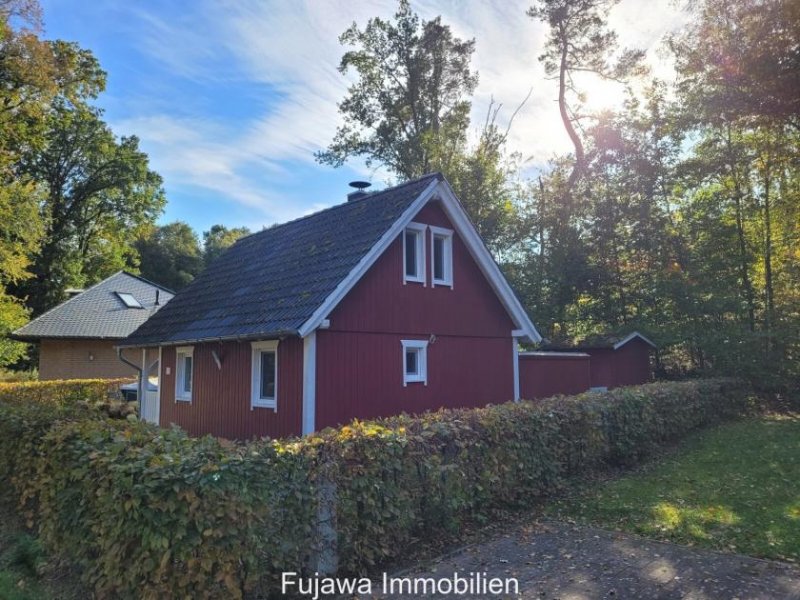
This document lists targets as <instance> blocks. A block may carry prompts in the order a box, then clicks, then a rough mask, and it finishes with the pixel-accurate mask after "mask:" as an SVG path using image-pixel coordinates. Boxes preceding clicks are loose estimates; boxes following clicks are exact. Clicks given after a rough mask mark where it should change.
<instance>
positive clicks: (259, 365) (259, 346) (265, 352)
mask: <svg viewBox="0 0 800 600" xmlns="http://www.w3.org/2000/svg"><path fill="white" fill-rule="evenodd" d="M251 346H252V348H253V354H252V362H251V365H252V366H251V370H252V375H253V377H252V384H251V388H250V390H251V392H250V409H251V410H252V409H254V408H271V409H272V410H275V411H277V410H278V340H269V341H265V342H253V343H252V344H251Z"/></svg>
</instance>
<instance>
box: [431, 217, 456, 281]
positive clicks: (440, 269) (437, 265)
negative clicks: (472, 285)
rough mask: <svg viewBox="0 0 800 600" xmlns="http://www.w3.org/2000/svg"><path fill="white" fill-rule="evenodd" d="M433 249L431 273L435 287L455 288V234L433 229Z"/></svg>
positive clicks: (449, 231) (436, 228)
mask: <svg viewBox="0 0 800 600" xmlns="http://www.w3.org/2000/svg"><path fill="white" fill-rule="evenodd" d="M431 234H432V236H433V244H432V245H433V248H432V251H431V271H432V274H433V285H434V286H436V285H447V286H450V287H451V288H452V287H453V232H452V231H451V230H450V229H444V228H442V227H431Z"/></svg>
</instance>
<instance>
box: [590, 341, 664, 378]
mask: <svg viewBox="0 0 800 600" xmlns="http://www.w3.org/2000/svg"><path fill="white" fill-rule="evenodd" d="M587 352H588V353H589V354H590V355H591V357H592V387H607V388H609V389H610V388H614V387H620V386H624V385H641V384H643V383H647V382H648V381H650V380H651V369H650V352H651V347H650V345H649V344H647V343H645V342H643V341H642V340H640V339H634V340H631V341H630V342H628V343H627V344H625V345H624V346H622V347H621V348H619V349H618V350H614V349H612V348H599V349H593V350H587Z"/></svg>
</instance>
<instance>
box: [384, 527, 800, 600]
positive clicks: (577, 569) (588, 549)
mask: <svg viewBox="0 0 800 600" xmlns="http://www.w3.org/2000/svg"><path fill="white" fill-rule="evenodd" d="M456 571H457V572H459V573H460V574H461V575H464V576H467V577H468V576H469V574H470V573H486V574H487V576H488V577H497V578H503V579H505V578H509V577H514V578H516V579H517V580H518V582H519V595H516V594H513V593H512V594H504V593H500V594H472V595H470V594H441V593H440V594H425V597H428V598H466V597H472V598H475V597H483V598H504V597H505V598H514V597H517V598H537V599H551V600H555V599H560V600H583V599H595V598H621V599H625V598H637V599H638V598H641V599H645V598H646V599H648V600H650V599H661V598H664V599H672V598H676V599H677V598H692V599H698V600H700V599H725V600H732V599H734V598H735V599H738V600H751V599H762V598H763V599H770V600H772V599H784V598H786V599H793V600H794V599H797V600H800V569H798V568H797V567H794V566H792V565H789V564H784V563H779V562H773V561H765V560H759V559H756V558H751V557H748V556H740V555H736V554H721V553H717V552H712V551H708V550H698V549H695V548H688V547H686V546H678V545H675V544H668V543H662V542H656V541H652V540H647V539H644V538H640V537H637V536H632V535H628V534H622V533H617V532H611V531H605V530H602V529H595V528H592V527H585V526H577V525H572V524H567V523H562V522H556V521H542V522H537V523H535V524H533V525H526V526H523V527H519V528H518V529H516V530H514V531H513V532H511V533H508V534H505V535H503V536H500V537H497V538H495V539H492V540H489V541H486V542H485V543H482V544H477V545H473V546H469V547H467V548H464V549H462V550H459V551H457V552H455V553H453V554H451V555H449V556H447V557H444V558H440V559H439V560H437V561H436V562H435V563H433V564H430V565H426V566H425V567H422V570H421V569H416V570H412V571H409V572H403V573H395V574H392V575H391V576H392V577H399V578H408V579H412V580H413V579H416V578H431V577H432V578H434V579H436V580H439V579H449V580H451V581H452V579H453V573H454V572H456ZM382 589H383V587H382V585H380V584H376V585H375V587H374V588H373V593H375V597H394V598H412V597H421V594H419V593H418V594H405V595H402V594H400V595H397V594H395V595H391V594H381V593H380V592H381V591H382ZM418 589H420V588H418ZM512 589H513V588H512Z"/></svg>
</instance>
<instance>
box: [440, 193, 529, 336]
mask: <svg viewBox="0 0 800 600" xmlns="http://www.w3.org/2000/svg"><path fill="white" fill-rule="evenodd" d="M438 191H439V192H440V197H441V199H442V206H443V207H444V209H445V212H446V213H447V216H448V217H449V218H450V221H451V223H453V226H454V227H455V229H456V231H457V232H458V233H459V235H460V236H461V238H462V239H463V240H464V244H465V245H466V246H467V248H468V249H469V251H470V254H471V255H472V258H473V259H475V262H476V263H478V267H479V268H480V270H481V272H482V273H483V275H484V277H486V279H487V280H488V281H489V283H490V284H491V286H492V287H493V288H494V291H495V293H496V294H497V297H498V298H499V299H500V302H501V303H502V304H503V307H504V308H505V309H506V311H507V312H508V314H509V315H511V317H512V318H513V320H514V324H515V325H516V326H517V327H518V331H519V333H521V334H522V335H520V336H519V337H527V338H528V340H529V341H531V342H533V343H538V342H541V341H542V336H541V335H539V332H538V331H537V330H536V326H535V325H534V324H533V322H532V321H531V319H530V317H529V316H528V313H527V312H525V309H524V308H523V307H522V304H521V303H520V301H519V299H518V298H517V296H516V294H514V290H512V289H511V286H510V285H509V284H508V281H506V278H505V275H503V272H502V271H501V270H500V267H498V266H497V263H496V262H495V261H494V258H492V255H491V253H490V252H489V249H488V248H487V247H486V244H485V243H484V241H483V238H481V236H480V234H478V232H477V231H476V230H475V226H474V225H473V224H472V221H470V219H469V217H468V216H467V213H466V211H465V210H464V207H463V206H462V205H461V202H460V201H459V200H458V198H456V195H455V193H454V192H453V190H452V188H451V187H450V185H449V184H448V183H447V182H444V181H443V182H440V184H439V190H438ZM516 332H517V330H515V333H516Z"/></svg>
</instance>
